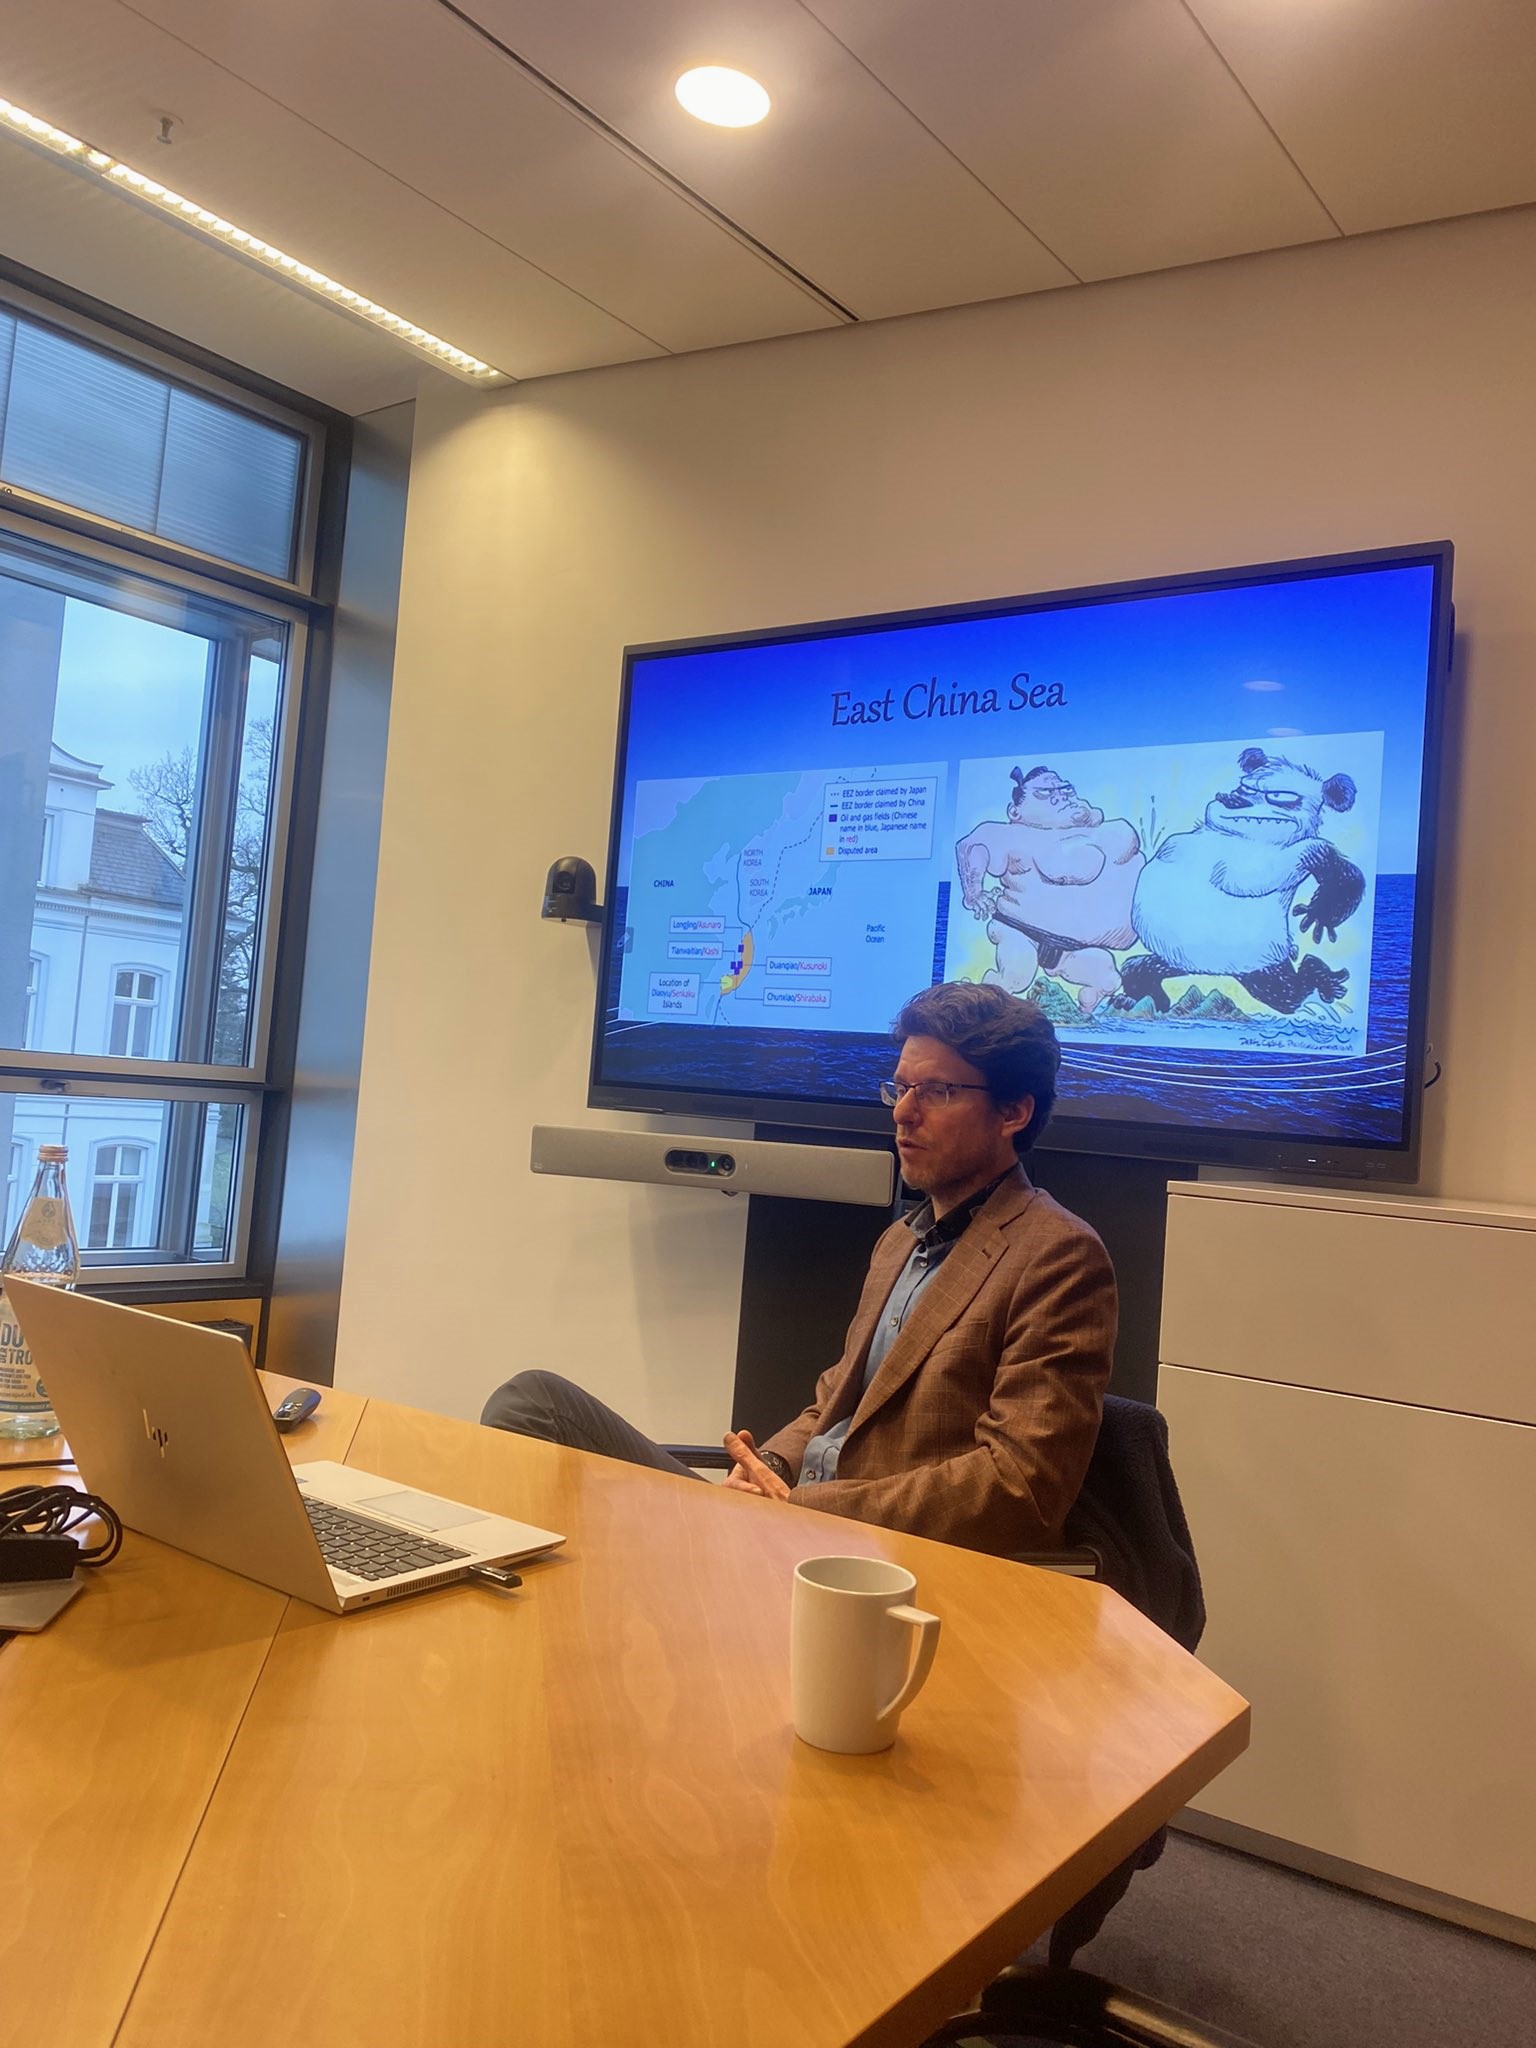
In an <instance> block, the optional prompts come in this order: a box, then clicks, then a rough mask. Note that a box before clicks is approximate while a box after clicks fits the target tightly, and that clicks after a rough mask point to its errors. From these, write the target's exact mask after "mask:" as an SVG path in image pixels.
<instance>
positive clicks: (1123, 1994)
mask: <svg viewBox="0 0 1536 2048" xmlns="http://www.w3.org/2000/svg"><path fill="white" fill-rule="evenodd" d="M922 2048H1254V2044H1253V2043H1252V2042H1249V2041H1245V2040H1241V2039H1240V2038H1239V2037H1238V2036H1237V2035H1236V2034H1228V2033H1225V2032H1223V2031H1221V2030H1220V2029H1219V2028H1215V2027H1206V2026H1197V2025H1196V2024H1195V2022H1194V2021H1193V2020H1191V2019H1189V2018H1187V2017H1186V2016H1185V2015H1184V2014H1183V2013H1180V2012H1175V2011H1174V2010H1173V2008H1172V2007H1171V2006H1167V2005H1163V2004H1161V2003H1159V2001H1158V2000H1157V1999H1155V1998H1146V1997H1143V1996H1142V1994H1141V1993H1140V1992H1135V1991H1122V1990H1121V1989H1120V1988H1119V1987H1118V1985H1114V1984H1110V1983H1108V1982H1106V1981H1105V1979H1104V1978H1102V1977H1093V1976H1090V1975H1089V1974H1088V1972H1087V1971H1086V1970H1057V1969H1052V1968H1049V1967H1047V1966H1045V1965H1043V1964H1040V1963H1015V1964H1014V1965H1013V1966H1012V1968H1011V1969H1007V1970H1004V1972H1003V1974H1002V1975H1001V1976H1000V1977H999V1978H997V1979H996V1980H995V1981H994V1982H993V1983H991V1984H989V1985H988V1986H987V1988H986V1990H985V1991H984V1992H983V1993H982V1994H981V1999H980V2002H979V2003H978V2005H977V2006H976V2008H975V2009H974V2010H973V2011H971V2012H968V2013H959V2014H957V2015H956V2017H955V2018H954V2019H952V2020H946V2021H945V2022H944V2024H943V2026H942V2027H940V2028H939V2030H938V2032H937V2033H936V2034H930V2035H929V2036H928V2039H927V2040H926V2041H925V2042H924V2043H923V2044H922Z"/></svg>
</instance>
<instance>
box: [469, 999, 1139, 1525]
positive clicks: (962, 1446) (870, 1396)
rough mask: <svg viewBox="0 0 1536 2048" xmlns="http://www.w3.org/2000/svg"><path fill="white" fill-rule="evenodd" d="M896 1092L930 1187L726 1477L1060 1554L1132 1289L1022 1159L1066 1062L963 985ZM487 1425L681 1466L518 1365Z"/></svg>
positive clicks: (915, 1172)
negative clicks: (837, 1339)
mask: <svg viewBox="0 0 1536 2048" xmlns="http://www.w3.org/2000/svg"><path fill="white" fill-rule="evenodd" d="M894 1036H895V1037H896V1039H897V1041H898V1042H899V1044H900V1047H901V1052H900V1057H899V1059H898V1061H897V1064H896V1072H895V1074H894V1076H893V1077H892V1078H891V1080H889V1081H888V1082H886V1083H885V1084H883V1086H882V1088H881V1095H882V1097H883V1098H884V1099H885V1100H886V1101H887V1102H889V1103H890V1104H891V1106H892V1114H893V1118H894V1121H895V1125H896V1148H897V1152H898V1153H899V1155H900V1160H901V1171H902V1177H903V1178H904V1180H905V1181H906V1183H907V1185H908V1186H909V1187H910V1188H913V1189H915V1190H917V1191H918V1192H919V1193H920V1194H921V1195H923V1196H924V1197H925V1199H924V1200H923V1202H922V1203H921V1204H920V1205H919V1207H918V1208H917V1209H916V1210H915V1211H914V1212H913V1213H912V1214H911V1215H910V1216H908V1217H906V1218H905V1219H904V1220H902V1221H901V1222H898V1223H893V1224H892V1225H891V1227H890V1229H889V1230H887V1231H886V1232H885V1234H884V1236H883V1237H882V1238H881V1239H880V1241H879V1243H878V1244H877V1245H876V1247H875V1251H874V1256H873V1258H872V1259H871V1261H870V1268H869V1274H868V1277H867V1279H866V1280H865V1282H864V1291H863V1294H862V1296H861V1298H860V1301H859V1306H858V1310H857V1312H856V1314H855V1316H854V1319H853V1322H852V1325H851V1326H850V1328H849V1331H848V1339H847V1344H846V1346H845V1348H844V1351H843V1355H842V1357H841V1358H840V1359H839V1360H838V1362H837V1364H836V1365H834V1366H833V1367H831V1369H830V1370H829V1371H827V1372H825V1373H823V1374H822V1376H821V1379H820V1380H819V1381H818V1383H817V1386H816V1392H815V1396H814V1398H813V1399H812V1401H811V1403H810V1405H809V1406H808V1407H807V1408H806V1409H805V1410H804V1412H803V1413H802V1414H800V1415H799V1416H797V1417H796V1419H795V1420H794V1421H793V1422H791V1423H789V1424H788V1425H787V1426H786V1427H785V1428H783V1429H781V1430H780V1431H779V1432H778V1433H777V1435H775V1436H772V1437H770V1438H769V1439H768V1441H767V1442H766V1443H765V1444H764V1445H762V1447H761V1448H759V1447H758V1446H757V1445H756V1444H754V1442H753V1440H752V1437H751V1435H750V1433H749V1432H748V1431H745V1430H742V1431H740V1432H736V1431H731V1432H728V1433H727V1435H726V1438H725V1447H726V1449H727V1450H728V1451H729V1452H730V1454H731V1457H732V1458H733V1460H734V1461H735V1462H734V1465H733V1468H732V1471H731V1474H730V1477H729V1478H728V1479H727V1481H726V1485H727V1486H729V1487H733V1488H736V1489H737V1490H740V1491H746V1492H750V1493H756V1494H760V1495H762V1496H763V1497H765V1498H766V1499H769V1500H774V1501H780V1502H784V1503H786V1504H788V1505H790V1506H794V1507H812V1508H819V1509H821V1510H822V1511H823V1512H825V1513H828V1514H838V1515H848V1516H851V1517H852V1518H853V1519H855V1520H857V1521H865V1522H877V1523H880V1524H882V1525H884V1526H885V1527H887V1528H892V1529H906V1530H910V1531H911V1532H912V1533H913V1534H914V1535H918V1536H931V1537H935V1538H937V1539H938V1540H940V1541H941V1542H946V1543H959V1544H964V1545H966V1546H968V1547H969V1548H971V1549H975V1550H989V1551H996V1552H1000V1553H1006V1552H1009V1551H1016V1550H1036V1549H1044V1548H1050V1547H1053V1546H1055V1545H1057V1544H1059V1543H1060V1541H1061V1537H1062V1524H1063V1522H1064V1521H1065V1519H1066V1515H1067V1511H1068V1509H1069V1508H1070V1507H1071V1505H1072V1503H1073V1501H1074V1500H1075V1499H1076V1497H1077V1491H1078V1488H1079V1486H1080V1485H1081V1484H1082V1479H1083V1474H1084V1472H1085V1471H1086V1470H1087V1466H1088V1459H1089V1455H1090V1454H1091V1452H1092V1450H1093V1444H1094V1438H1095V1436H1096V1434H1097V1431H1098V1422H1099V1410H1100V1405H1101V1402H1102V1397H1103V1392H1104V1386H1105V1382H1106V1381H1107V1379H1108V1377H1109V1369H1110V1359H1111V1353H1112V1351H1113V1349H1114V1340H1115V1320H1116V1301H1115V1281H1114V1274H1113V1272H1112V1271H1111V1269H1110V1264H1109V1260H1108V1258H1107V1256H1106V1254H1105V1251H1104V1247H1103V1246H1102V1245H1101V1244H1100V1243H1099V1240H1098V1238H1097V1237H1096V1236H1095V1235H1094V1233H1093V1232H1092V1231H1091V1230H1090V1229H1089V1227H1088V1226H1087V1224H1086V1223H1083V1222H1081V1221H1080V1220H1079V1219H1078V1218H1077V1217H1075V1216H1073V1215H1071V1214H1069V1213H1068V1212H1067V1211H1066V1210H1064V1209H1062V1208H1060V1207H1059V1206H1058V1205H1057V1204H1056V1203H1055V1202H1054V1201H1053V1200H1052V1199H1051V1197H1050V1196H1049V1195H1047V1194H1044V1193H1042V1192H1040V1191H1039V1190H1037V1189H1036V1188H1034V1187H1032V1186H1031V1185H1030V1182H1029V1180H1028V1178H1027V1176H1026V1175H1025V1173H1024V1169H1023V1166H1022V1165H1021V1163H1020V1161H1021V1158H1022V1155H1023V1154H1024V1153H1025V1152H1027V1151H1028V1149H1029V1147H1030V1146H1031V1145H1032V1144H1033V1143H1034V1141H1035V1139H1036V1138H1037V1137H1038V1136H1039V1134H1040V1132H1041V1131H1042V1130H1043V1129H1044V1127H1045V1123H1046V1120H1047V1118H1048V1117H1049V1116H1050V1112H1051V1106H1052V1103H1053V1101H1054V1099H1055V1093H1056V1070H1057V1067H1058V1065H1059V1062H1060V1053H1059V1050H1058V1048H1057V1044H1056V1036H1055V1033H1054V1032H1053V1031H1052V1029H1051V1026H1050V1024H1049V1023H1048V1022H1047V1021H1046V1020H1045V1018H1044V1017H1042V1016H1041V1015H1040V1012H1039V1011H1038V1010H1037V1009H1036V1008H1035V1007H1034V1005H1033V1004H1030V1003H1024V1002H1020V1001H1019V1000H1018V999H1017V998H1015V997H1012V996H1009V995H1006V994H1004V992H1003V991H1002V990H1001V989H998V988H984V987H977V986H975V985H974V984H971V983H968V982H947V983H943V984H941V985H940V986H938V987H935V988H930V989H925V990H924V991H923V992H922V994H920V995H918V996H914V997H913V999H912V1001H911V1002H910V1003H908V1004H907V1006H906V1007H905V1009H904V1010H903V1011H902V1013H901V1015H900V1016H899V1017H898V1018H897V1020H896V1025H895V1031H894ZM482 1420H483V1421H485V1422H488V1423H491V1424H493V1425H494V1426H496V1427H499V1428H503V1429H515V1430H520V1431H522V1432H523V1433H524V1434H527V1435H532V1436H541V1437H546V1438H549V1439H551V1440H553V1441H555V1442H560V1443H569V1444H574V1445H576V1446H577V1447H578V1448H580V1449H584V1450H595V1451H601V1452H604V1453H606V1454H607V1455H608V1456H611V1457H623V1458H628V1459H630V1460H631V1461H632V1462H634V1463H638V1464H649V1465H659V1466H661V1467H663V1468H664V1469H666V1470H669V1471H678V1472H684V1471H686V1470H687V1468H686V1467H685V1466H683V1465H680V1464H679V1463H678V1462H677V1460H675V1459H673V1458H671V1457H670V1456H669V1455H668V1454H667V1453H666V1452H665V1451H662V1450H660V1449H659V1448H658V1447H657V1446H656V1445H654V1444H652V1443H650V1442H649V1440H648V1439H646V1438H645V1437H643V1436H641V1434H640V1432H639V1431H638V1430H634V1429H632V1428H631V1427H630V1426H629V1424H628V1423H626V1422H624V1421H622V1420H621V1418H620V1417H618V1416H616V1415H614V1414H613V1412H612V1410H611V1409H607V1408H605V1407H604V1406H603V1404H602V1403H601V1402H598V1401H594V1400H593V1399H592V1397H591V1396H590V1395H587V1394H584V1393H582V1392H581V1390H580V1389H579V1388H576V1387H573V1386H571V1385H570V1384H569V1383H568V1382H566V1381H564V1380H560V1379H558V1378H556V1377H555V1376H554V1375H552V1374H548V1373H523V1374H520V1375H519V1376H518V1378H517V1379H514V1380H510V1381H509V1382H508V1383H507V1384H506V1386H504V1387H501V1388H498V1390H497V1391H496V1393H495V1394H493V1395H492V1396H491V1399H490V1400H489V1402H487V1404H486V1408H485V1413H484V1415H483V1417H482Z"/></svg>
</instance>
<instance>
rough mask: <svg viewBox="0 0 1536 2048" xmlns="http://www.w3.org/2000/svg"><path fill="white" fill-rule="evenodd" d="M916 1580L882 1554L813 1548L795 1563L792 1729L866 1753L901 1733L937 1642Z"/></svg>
mask: <svg viewBox="0 0 1536 2048" xmlns="http://www.w3.org/2000/svg"><path fill="white" fill-rule="evenodd" d="M916 1591H917V1581H916V1579H914V1578H913V1576H912V1574H911V1573H910V1572H909V1571H906V1570H904V1569H903V1568H902V1566H900V1565H899V1564H888V1563H887V1562H886V1560H885V1559H884V1558H880V1557H808V1558H807V1559H806V1560H805V1562H804V1563H803V1564H799V1565H797V1566H796V1567H795V1590H794V1599H793V1602H792V1604H791V1609H790V1646H789V1691H790V1703H791V1711H792V1713H793V1716H794V1723H795V1733H796V1734H797V1735H798V1736H799V1737H800V1738H801V1740H802V1741H804V1742H809V1743H811V1744H813V1745H814V1746H815V1747H816V1748H817V1749H832V1750H837V1751H839V1752H840V1753H841V1754H842V1755H844V1756H868V1755H870V1754H871V1753H872V1752H873V1751H875V1750H877V1749H889V1748H890V1746H891V1744H892V1743H893V1742H894V1741H895V1740H896V1724H897V1722H898V1721H899V1720H900V1718H901V1710H902V1708H903V1707H905V1706H906V1705H907V1704H908V1703H909V1702H910V1701H911V1700H913V1699H915V1698H916V1696H917V1694H918V1692H919V1691H920V1690H921V1688H922V1684H923V1680H924V1679H925V1678H926V1677H927V1676H928V1673H929V1670H930V1669H931V1667H932V1664H933V1653H934V1651H935V1650H936V1649H937V1648H938V1646H939V1617H938V1616H937V1615H936V1614H925V1613H924V1612H923V1610H922V1609H921V1608H920V1607H913V1606H911V1605H910V1604H909V1602H910V1600H911V1596H912V1595H913V1594H914V1593H915V1592H916Z"/></svg>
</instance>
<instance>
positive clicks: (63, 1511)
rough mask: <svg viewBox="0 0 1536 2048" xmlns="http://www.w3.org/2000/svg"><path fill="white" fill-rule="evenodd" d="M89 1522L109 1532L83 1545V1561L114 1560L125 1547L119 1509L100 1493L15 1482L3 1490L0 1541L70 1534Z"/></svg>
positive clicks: (0, 1495)
mask: <svg viewBox="0 0 1536 2048" xmlns="http://www.w3.org/2000/svg"><path fill="white" fill-rule="evenodd" d="M85 1522H99V1523H100V1524H101V1526H102V1528H103V1529H104V1530H105V1531H106V1534H105V1535H104V1536H103V1537H101V1539H100V1540H99V1541H98V1542H96V1543H82V1544H81V1545H80V1562H81V1564H110V1563H111V1562H112V1560H113V1558H114V1557H116V1555H117V1553H118V1552H119V1550H121V1549H122V1547H123V1525H122V1523H121V1521H119V1519H118V1516H117V1511H116V1510H115V1509H114V1508H110V1507H108V1505H107V1503H106V1502H105V1501H104V1500H103V1499H102V1498H101V1496H100V1495H99V1494H95V1493H77V1492H76V1491H75V1489H74V1487H72V1486H13V1487H12V1488H11V1489H10V1491H9V1492H8V1493H0V1542H3V1541H4V1539H5V1538H6V1537H7V1536H67V1535H69V1534H70V1532H71V1531H72V1530H74V1529H78V1528H79V1527H80V1526H81V1525H82V1524H83V1523H85Z"/></svg>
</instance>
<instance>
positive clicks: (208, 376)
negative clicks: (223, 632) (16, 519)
mask: <svg viewBox="0 0 1536 2048" xmlns="http://www.w3.org/2000/svg"><path fill="white" fill-rule="evenodd" d="M0 312H6V313H15V314H18V315H20V316H21V317H22V318H24V319H27V320H33V321H36V323H37V324H38V325H39V326H40V327H51V328H52V329H53V330H54V332H55V333H57V334H62V335H63V336H64V337H65V338H66V339H67V340H70V341H78V342H82V343H84V344H85V346H86V347H88V348H97V349H101V350H102V351H103V352H104V353H106V354H107V355H111V356H119V357H121V358H122V359H123V360H124V361H125V362H129V363H132V364H134V365H136V366H138V367H141V368H143V369H146V370H150V371H152V372H153V373H154V374H155V375H156V376H159V377H163V378H165V379H166V381H167V382H168V383H171V384H180V385H182V386H184V387H185V388H186V389H187V390H190V391H195V392H196V393H197V394H198V396H199V397H201V398H210V399H214V400H217V401H218V403H220V404H221V405H227V406H233V407H234V408H235V409H236V410H237V411H240V412H248V413H251V414H253V415H254V416H256V417H257V418H261V419H268V420H271V421H272V422H273V424H274V425H276V426H281V427H285V428H287V430H288V431H289V432H290V433H293V434H297V435H298V436H299V438H300V440H301V441H302V442H303V444H304V452H303V464H302V466H303V475H302V476H301V478H300V481H299V490H298V517H297V519H296V520H295V522H294V536H293V550H292V554H291V556H290V560H289V574H288V575H287V576H281V577H274V576H268V575H265V574H263V572H262V571H261V570H259V569H249V568H247V567H245V565H244V564H243V563H240V562H226V561H224V559H223V558H222V557H221V556H219V555H210V554H207V553H205V552H204V551H203V550H202V549H201V548H194V547H189V546H188V545H187V544H186V543H185V542H183V541H174V540H165V539H162V537H161V536H160V535H159V534H156V533H146V532H145V531H144V530H143V529H142V528H141V527H137V526H128V525H126V524H124V523H123V522H122V521H120V520H116V519H109V518H108V517H106V516H105V515H104V514H102V513H99V512H89V511H86V510H84V509H83V508H82V507H80V506H78V505H71V504H69V503H68V502H67V501H66V500H64V499H61V498H49V497H46V496H44V495H43V494H42V493H41V492H39V491H30V490H27V489H26V488H25V487H24V486H23V485H21V484H5V483H0V502H6V503H9V504H13V505H16V506H23V507H25V508H27V510H28V511H29V512H30V513H31V514H32V516H33V517H35V518H39V519H44V520H47V521H48V522H49V523H50V524H63V525H67V526H69V527H70V528H71V529H73V530H76V531H79V532H81V533H82V534H95V535H97V536H99V537H101V538H103V539H108V540H111V539H121V540H124V541H127V542H128V543H129V544H131V545H132V546H133V548H134V549H135V550H136V552H138V553H140V554H147V555H150V556H152V557H153V558H155V559H158V560H161V561H163V562H165V563H167V564H168V565H180V566H181V567H184V568H186V569H188V570H191V571H193V572H194V573H195V572H197V571H202V572H204V573H211V574H213V575H215V576H218V577H219V578H220V579H221V580H222V581H223V582H225V583H230V582H235V583H240V584H242V585H243V586H244V587H245V588H248V589H256V588H260V589H266V590H271V591H273V592H274V593H278V592H281V593H283V594H285V595H286V596H287V597H289V598H290V599H292V598H299V599H301V600H302V599H304V598H305V597H307V596H308V594H309V593H310V592H311V591H312V589H313V587H314V578H315V554H316V545H317V540H318V535H319V526H320V504H321V491H322V484H323V471H324V467H325V428H324V426H323V425H322V423H321V422H320V421H318V420H316V419H315V418H314V417H313V415H311V414H306V413H302V412H296V411H294V410H293V409H291V408H290V407H288V406H285V405H281V404H279V403H278V402H277V401H276V400H274V399H271V398H268V397H266V396H264V395H263V394H262V393H260V392H255V391H249V390H247V389H245V388H244V387H242V386H239V385H235V384H232V383H231V382H230V381H229V380H228V379H226V378H221V377H218V376H215V375H213V374H212V373H210V372H209V371H206V370H203V369H201V368H200V367H199V366H198V365H197V364H196V363H190V362H187V361H186V360H185V359H184V358H182V357H179V356H175V355H172V354H170V353H168V352H167V351H166V350H164V349H159V348H156V347H155V346H154V345H153V344H152V343H150V342H145V341H140V340H139V339H138V338H137V337H135V336H131V335H128V334H124V333H122V332H120V331H118V330H116V329H114V328H112V327H110V326H108V325H106V324H105V323H104V322H102V321H99V320H93V319H91V318H90V316H89V315H88V314H84V313H76V312H74V311H72V310H66V309H65V308H63V307H61V306H58V305H56V304H54V303H53V302H52V301H51V300H48V299H45V298H43V297H42V296H41V295H40V294H38V293H36V292H33V291H29V290H28V289H27V287H26V286H25V285H21V284H17V283H15V282H14V281H13V280H12V279H11V278H9V277H7V276H6V275H5V274H4V273H3V272H0Z"/></svg>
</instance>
